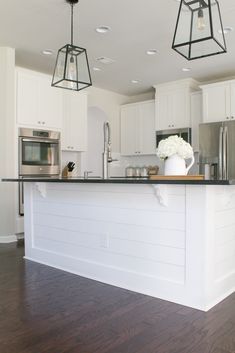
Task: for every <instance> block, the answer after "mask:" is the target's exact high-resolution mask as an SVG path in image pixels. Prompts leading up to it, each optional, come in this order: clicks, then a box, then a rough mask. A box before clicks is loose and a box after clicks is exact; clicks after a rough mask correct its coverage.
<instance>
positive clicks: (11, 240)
mask: <svg viewBox="0 0 235 353" xmlns="http://www.w3.org/2000/svg"><path fill="white" fill-rule="evenodd" d="M16 241H17V236H16V235H6V236H4V237H1V236H0V244H9V243H15V242H16Z"/></svg>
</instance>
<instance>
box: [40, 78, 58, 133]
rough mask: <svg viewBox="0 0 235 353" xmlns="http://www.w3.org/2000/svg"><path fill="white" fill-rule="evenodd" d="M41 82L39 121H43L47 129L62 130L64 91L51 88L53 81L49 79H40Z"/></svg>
mask: <svg viewBox="0 0 235 353" xmlns="http://www.w3.org/2000/svg"><path fill="white" fill-rule="evenodd" d="M39 82H40V97H39V101H40V108H39V114H40V119H39V120H41V121H42V123H43V125H44V126H45V127H46V128H55V129H61V125H62V112H63V102H62V100H63V97H62V90H61V89H58V88H55V87H51V79H50V78H49V77H40V78H39Z"/></svg>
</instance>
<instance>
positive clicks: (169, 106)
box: [155, 79, 198, 131]
mask: <svg viewBox="0 0 235 353" xmlns="http://www.w3.org/2000/svg"><path fill="white" fill-rule="evenodd" d="M197 87H198V86H197V83H196V81H194V80H191V79H189V80H181V81H176V82H170V83H166V84H162V85H157V86H155V89H156V122H155V126H156V130H157V131H159V130H169V129H173V130H174V129H179V128H187V127H191V117H190V94H191V93H192V92H193V91H195V90H196V89H197Z"/></svg>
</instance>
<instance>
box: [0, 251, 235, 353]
mask: <svg viewBox="0 0 235 353" xmlns="http://www.w3.org/2000/svg"><path fill="white" fill-rule="evenodd" d="M23 255H24V248H23V247H22V246H21V247H16V246H15V245H3V246H0V353H235V294H233V295H231V296H230V297H229V298H227V299H226V300H225V301H223V302H222V303H220V304H219V305H217V306H216V307H215V308H213V309H212V310H210V311H209V312H208V313H203V312H201V311H198V310H194V309H190V308H187V307H183V306H180V305H177V304H174V303H170V302H167V301H163V300H159V299H155V298H151V297H148V296H145V295H141V294H138V293H133V292H130V291H127V290H124V289H119V288H116V287H112V286H109V285H105V284H103V283H99V282H96V281H92V280H89V279H85V278H82V277H79V276H76V275H73V274H69V273H66V272H63V271H59V270H56V269H53V268H50V267H47V266H43V265H39V264H36V263H33V262H30V261H25V260H24V259H23Z"/></svg>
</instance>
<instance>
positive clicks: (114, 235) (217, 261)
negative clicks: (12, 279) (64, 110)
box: [4, 178, 235, 311]
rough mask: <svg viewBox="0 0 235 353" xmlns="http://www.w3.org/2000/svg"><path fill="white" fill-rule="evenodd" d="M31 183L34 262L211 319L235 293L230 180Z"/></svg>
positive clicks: (28, 230) (234, 200)
mask: <svg viewBox="0 0 235 353" xmlns="http://www.w3.org/2000/svg"><path fill="white" fill-rule="evenodd" d="M4 181H6V182H18V181H21V182H22V181H23V182H24V188H25V197H24V199H25V258H26V259H28V260H31V261H36V262H39V263H42V264H45V265H49V266H53V267H56V268H59V269H61V270H65V271H69V272H72V273H75V274H78V275H81V276H84V277H87V278H91V279H94V280H97V281H101V282H104V283H108V284H111V285H115V286H118V287H122V288H126V289H129V290H133V291H136V292H140V293H144V294H147V295H151V296H154V297H158V298H161V299H165V300H169V301H172V302H175V303H179V304H183V305H186V306H190V307H193V308H197V309H200V310H204V311H207V310H209V309H210V308H211V307H213V306H214V305H216V304H217V303H218V302H220V301H221V300H223V299H224V298H225V297H227V296H228V295H230V294H231V293H232V292H234V290H235V185H234V182H232V181H231V182H230V181H179V180H177V181H166V180H160V181H159V180H158V181H151V180H149V179H135V180H133V179H125V178H112V179H108V180H103V179H94V178H90V179H82V178H77V179H59V178H58V179H53V178H39V179H35V178H34V179H23V180H22V179H5V180H4Z"/></svg>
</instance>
